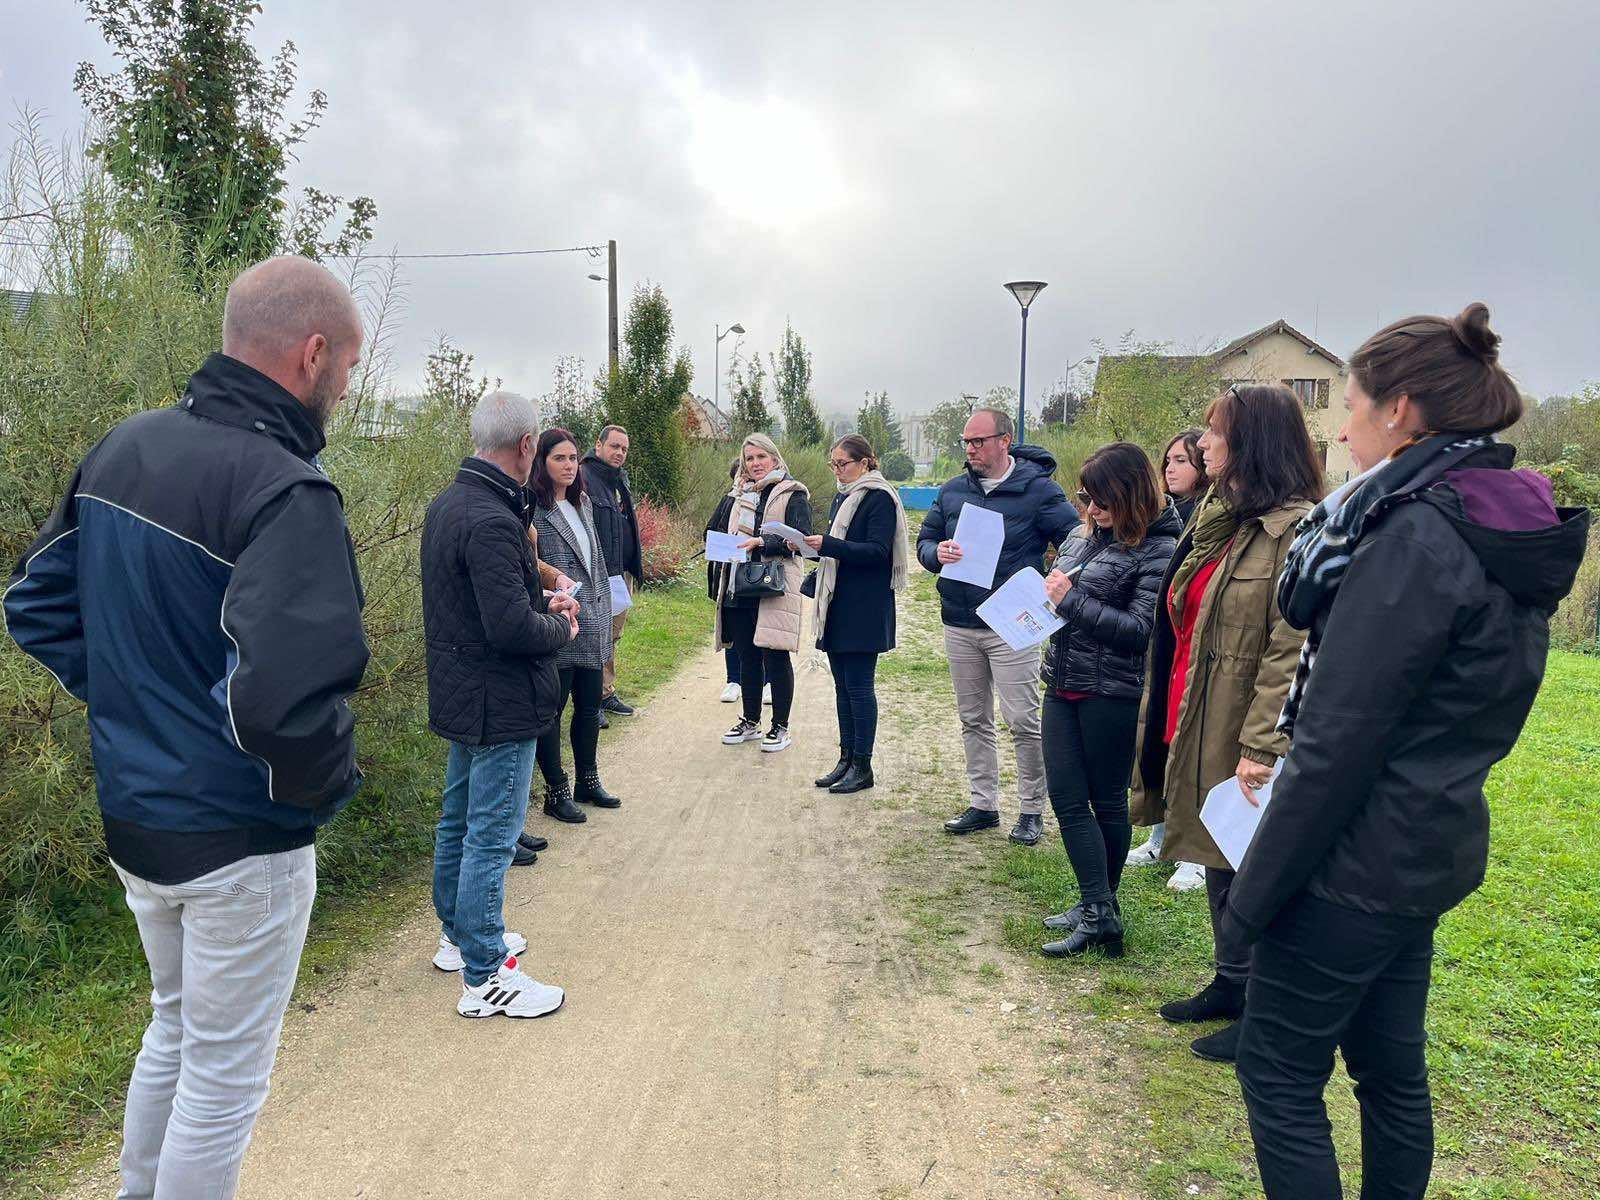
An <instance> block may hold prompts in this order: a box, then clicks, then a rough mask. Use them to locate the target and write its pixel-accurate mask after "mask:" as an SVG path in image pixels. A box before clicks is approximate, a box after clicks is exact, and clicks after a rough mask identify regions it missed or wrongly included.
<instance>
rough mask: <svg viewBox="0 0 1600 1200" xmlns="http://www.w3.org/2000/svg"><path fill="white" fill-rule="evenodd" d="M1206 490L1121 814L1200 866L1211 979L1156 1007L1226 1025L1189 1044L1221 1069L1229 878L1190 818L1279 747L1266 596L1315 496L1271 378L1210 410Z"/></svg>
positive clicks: (1225, 1051)
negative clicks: (1160, 828)
mask: <svg viewBox="0 0 1600 1200" xmlns="http://www.w3.org/2000/svg"><path fill="white" fill-rule="evenodd" d="M1200 452H1201V453H1202V454H1204V455H1205V463H1206V470H1207V471H1208V472H1209V474H1210V476H1211V481H1212V483H1211V490H1210V491H1209V492H1207V493H1206V497H1205V499H1204V500H1203V501H1201V503H1200V507H1199V508H1197V509H1196V510H1195V514H1194V517H1193V518H1192V519H1191V520H1190V522H1189V526H1188V528H1187V529H1185V530H1184V533H1183V539H1182V541H1180V542H1179V543H1178V548H1177V550H1176V551H1175V552H1174V553H1173V556H1172V566H1171V567H1170V568H1169V569H1168V571H1167V575H1166V578H1165V579H1164V580H1163V581H1162V584H1161V591H1160V600H1161V605H1162V611H1161V615H1160V619H1159V620H1157V621H1156V628H1155V635H1154V637H1153V639H1152V640H1151V643H1150V647H1151V648H1150V665H1149V669H1148V670H1147V672H1146V676H1145V698H1144V707H1143V710H1142V717H1141V721H1140V728H1139V743H1138V746H1137V748H1136V750H1135V753H1134V772H1133V797H1132V805H1131V807H1132V810H1133V813H1132V815H1133V819H1134V821H1135V822H1137V823H1138V824H1140V825H1153V824H1155V823H1156V822H1157V821H1160V820H1163V819H1165V821H1166V823H1167V827H1166V839H1165V841H1164V842H1163V844H1162V847H1161V857H1162V858H1163V859H1166V860H1167V861H1169V862H1171V861H1177V862H1194V863H1199V864H1200V865H1201V866H1203V867H1205V869H1206V895H1207V898H1208V900H1209V901H1210V907H1211V932H1212V948H1213V952H1214V958H1215V963H1216V974H1215V977H1214V978H1213V979H1212V981H1211V982H1210V983H1208V984H1207V985H1206V986H1205V987H1203V988H1202V989H1200V991H1199V992H1198V993H1197V994H1196V995H1194V996H1192V997H1190V998H1188V999H1186V1000H1175V1001H1173V1002H1171V1003H1170V1004H1164V1005H1162V1007H1161V1015H1162V1016H1163V1017H1164V1018H1166V1019H1167V1020H1168V1021H1175V1022H1185V1021H1213V1020H1217V1019H1218V1018H1226V1019H1228V1020H1232V1021H1235V1024H1232V1025H1230V1026H1228V1027H1227V1028H1226V1029H1223V1030H1221V1031H1220V1032H1217V1033H1213V1034H1211V1035H1209V1036H1207V1037H1202V1038H1198V1039H1196V1040H1195V1041H1194V1042H1193V1043H1191V1047H1192V1049H1193V1050H1194V1052H1195V1053H1196V1054H1198V1055H1199V1056H1200V1057H1202V1058H1210V1059H1215V1060H1218V1061H1222V1062H1232V1061H1233V1057H1234V1052H1235V1049H1236V1047H1237V1045H1238V1034H1239V1029H1238V1025H1237V1018H1238V1017H1239V1016H1240V1014H1242V1013H1243V1011H1244V1001H1245V984H1246V982H1247V980H1248V979H1249V974H1250V952H1249V948H1248V946H1246V945H1245V943H1244V941H1243V938H1242V936H1241V934H1240V932H1239V931H1238V929H1237V928H1236V927H1235V925H1234V923H1233V922H1231V921H1228V920H1225V919H1224V915H1225V909H1226V906H1227V902H1228V891H1229V889H1230V888H1231V887H1232V886H1233V878H1234V872H1233V868H1232V866H1231V865H1230V864H1229V862H1228V860H1227V859H1226V858H1224V857H1223V855H1222V852H1221V851H1220V850H1218V849H1217V846H1216V843H1215V842H1213V841H1212V840H1211V835H1210V833H1208V832H1207V831H1206V828H1205V826H1204V825H1203V824H1201V821H1200V806H1201V805H1202V804H1204V803H1205V799H1206V794H1207V793H1208V792H1210V790H1211V789H1212V788H1214V787H1216V786H1217V785H1218V784H1220V783H1223V782H1225V781H1227V780H1230V779H1231V780H1236V781H1237V783H1238V786H1239V789H1240V790H1241V791H1242V792H1243V793H1244V794H1245V795H1246V796H1252V795H1254V793H1255V790H1256V789H1257V788H1259V787H1261V786H1262V785H1263V784H1265V783H1266V782H1267V780H1268V779H1269V778H1271V774H1272V768H1273V764H1274V763H1276V762H1277V761H1278V759H1280V758H1282V757H1283V755H1284V753H1285V752H1286V751H1287V750H1288V748H1289V739H1288V738H1287V737H1285V736H1284V735H1283V734H1282V733H1280V732H1279V731H1278V716H1279V714H1280V713H1281V712H1282V711H1283V704H1284V700H1285V698H1286V697H1287V696H1288V694H1289V681H1290V679H1291V678H1293V676H1294V664H1295V659H1296V658H1297V657H1298V656H1299V654H1300V646H1301V643H1302V642H1303V641H1304V640H1305V634H1304V633H1302V632H1301V631H1299V630H1297V629H1295V628H1293V627H1292V626H1291V625H1290V624H1289V623H1288V622H1287V621H1286V620H1284V616H1283V614H1282V613H1281V612H1280V611H1279V610H1278V602H1277V599H1276V597H1275V594H1274V593H1275V588H1276V586H1277V580H1278V576H1279V574H1280V573H1281V572H1282V570H1283V563H1284V559H1285V558H1286V557H1287V556H1288V553H1289V544H1290V542H1291V541H1292V540H1293V538H1294V531H1295V526H1296V525H1297V524H1299V522H1300V519H1301V518H1302V517H1304V516H1305V515H1306V513H1308V512H1310V511H1311V506H1312V505H1313V504H1315V503H1316V502H1317V500H1318V499H1320V498H1321V495H1322V468H1321V466H1320V465H1319V464H1318V462H1317V454H1316V449H1315V447H1314V446H1313V445H1312V442H1311V434H1310V433H1309V432H1308V431H1307V429H1306V420H1305V414H1304V412H1303V411H1302V410H1301V407H1300V401H1299V400H1298V399H1297V398H1296V396H1295V394H1294V393H1293V392H1292V391H1290V390H1289V389H1288V388H1287V387H1284V386H1282V385H1281V384H1273V385H1264V384H1244V383H1241V384H1236V385H1234V386H1233V387H1230V388H1228V389H1227V390H1226V391H1224V392H1223V393H1222V394H1221V395H1220V396H1218V397H1217V398H1216V399H1215V400H1213V401H1212V402H1211V406H1210V408H1208V409H1207V410H1206V431H1205V433H1204V434H1202V435H1201V437H1200Z"/></svg>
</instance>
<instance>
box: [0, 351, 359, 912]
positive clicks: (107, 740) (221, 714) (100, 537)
mask: <svg viewBox="0 0 1600 1200" xmlns="http://www.w3.org/2000/svg"><path fill="white" fill-rule="evenodd" d="M323 444H324V443H323V436H322V431H321V430H320V429H319V428H318V427H317V425H316V423H315V422H314V421H313V420H312V419H311V416H310V414H309V413H307V411H306V409H305V408H304V406H303V405H301V404H300V402H299V401H298V400H296V399H295V398H294V396H292V395H290V394H289V393H288V392H287V391H285V390H284V389H283V388H282V387H280V386H279V385H278V384H277V383H275V382H273V381H272V380H271V379H269V378H267V377H266V376H265V375H263V374H261V373H260V372H259V371H256V370H255V369H254V368H252V367H249V366H247V365H245V364H244V363H242V362H240V361H239V360H237V359H234V358H229V357H228V356H226V355H223V354H213V355H211V356H210V357H209V358H208V359H207V360H206V361H205V363H204V364H203V365H202V366H201V368H200V369H199V370H198V371H196V372H195V374H194V375H193V376H192V377H191V378H190V380H189V383H188V386H187V387H186V388H185V391H184V395H183V398H182V400H180V401H179V403H178V404H177V405H176V406H175V407H173V408H167V409H160V410H157V411H153V412H143V413H139V414H137V415H135V416H133V417H130V418H129V419H128V420H126V421H124V422H122V424H120V425H118V426H117V427H116V428H115V429H113V430H112V431H111V432H110V433H108V434H107V435H106V436H105V438H104V439H102V440H101V442H100V443H99V444H98V445H97V446H95V447H94V449H92V450H91V451H89V453H88V455H87V456H86V457H85V458H84V460H83V463H82V464H81V465H80V466H79V467H78V470H77V472H76V473H75V474H74V475H73V477H72V481H71V482H70V483H69V484H68V485H67V489H66V493H65V494H64V495H63V496H62V498H61V502H60V504H59V505H58V506H57V507H56V510H55V512H54V513H53V514H52V516H51V517H50V520H49V521H48V522H46V524H45V526H44V528H43V530H41V531H40V534H39V537H38V539H37V540H36V541H35V542H34V544H33V545H32V546H30V547H29V548H28V550H27V551H26V552H25V553H24V554H23V556H22V561H21V562H20V563H18V564H17V569H16V573H15V574H14V575H12V577H11V583H10V586H9V587H8V588H7V590H6V593H5V600H4V610H5V616H6V623H7V628H8V629H9V631H10V634H11V636H12V637H13V638H15V639H16V641H17V644H18V645H19V646H20V647H21V648H22V649H23V650H24V651H25V652H26V653H28V654H29V655H31V656H32V657H33V658H35V659H37V660H38V661H39V662H40V663H42V664H43V665H44V666H45V667H46V669H48V670H49V671H50V673H51V674H52V675H54V676H55V678H56V681H57V682H58V683H60V684H61V686H62V687H64V688H65V689H66V690H67V691H68V692H71V693H72V695H74V696H76V697H77V698H78V699H79V700H82V701H83V702H84V703H85V704H87V705H88V708H89V744H90V747H91V749H92V750H93V753H94V767H95V790H96V792H97V794H98V797H99V802H100V813H101V817H102V820H103V821H104V823H105V831H106V848H107V850H108V851H109V852H110V854H111V857H112V858H113V859H114V860H115V861H116V862H117V863H118V864H119V865H120V866H121V867H122V868H123V869H124V870H126V871H128V872H130V873H131V874H133V875H136V876H138V877H140V878H142V879H146V880H149V881H150V882H152V883H161V884H177V883H186V882H188V881H189V880H191V879H196V878H198V877H199V876H201V875H204V874H206V873H208V872H210V871H214V870H217V869H218V868H220V867H224V866H227V865H228V864H229V863H232V862H236V861H238V860H239V859H241V858H245V857H247V856H250V855H255V854H269V853H276V852H281V851H284V850H290V849H294V848H296V847H299V846H304V845H309V844H310V843H311V842H312V840H313V839H314V837H315V832H316V828H317V826H319V825H321V824H323V823H324V822H325V821H327V820H329V819H330V818H331V817H332V816H333V814H334V813H335V812H336V811H338V809H339V808H340V807H341V806H342V805H344V804H345V803H346V802H347V801H349V800H350V798H351V797H352V796H354V795H355V793H356V789H357V788H358V787H360V785H361V772H360V771H358V770H357V769H356V761H355V716H354V714H352V713H351V711H350V706H349V704H348V703H347V702H346V698H347V697H348V696H349V695H350V694H351V693H352V692H354V691H355V690H356V688H357V686H359V684H360V682H361V676H362V673H363V672H364V671H365V669H366V665H367V643H366V639H365V637H364V635H363V633H362V628H361V606H362V603H363V597H362V593H361V581H360V578H359V577H358V575H357V571H356V559H355V550H354V548H353V547H352V545H351V543H350V535H349V532H348V531H347V529H346V527H345V519H344V506H343V502H342V500H341V498H340V495H339V490H338V488H336V487H335V486H334V485H333V483H332V481H330V480H329V479H328V477H327V476H326V475H324V474H323V473H322V470H321V468H320V467H319V466H318V465H317V455H318V453H320V452H321V450H322V447H323Z"/></svg>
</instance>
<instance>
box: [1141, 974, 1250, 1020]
mask: <svg viewBox="0 0 1600 1200" xmlns="http://www.w3.org/2000/svg"><path fill="white" fill-rule="evenodd" d="M1243 1012H1244V985H1243V984H1242V983H1234V982H1233V981H1232V980H1228V979H1224V978H1223V977H1222V976H1221V975H1218V976H1216V977H1215V978H1214V979H1212V981H1211V982H1210V983H1208V984H1206V986H1205V987H1203V988H1201V989H1200V991H1199V992H1198V993H1197V994H1195V995H1193V996H1190V997H1189V998H1188V999H1187V1000H1173V1001H1171V1002H1169V1003H1167V1004H1163V1005H1162V1006H1161V1016H1162V1018H1163V1019H1164V1020H1168V1021H1172V1022H1175V1023H1178V1024H1182V1023H1184V1022H1187V1021H1215V1020H1218V1019H1219V1018H1223V1017H1226V1018H1227V1019H1228V1020H1230V1021H1232V1020H1236V1019H1238V1017H1239V1015H1240V1014H1241V1013H1243Z"/></svg>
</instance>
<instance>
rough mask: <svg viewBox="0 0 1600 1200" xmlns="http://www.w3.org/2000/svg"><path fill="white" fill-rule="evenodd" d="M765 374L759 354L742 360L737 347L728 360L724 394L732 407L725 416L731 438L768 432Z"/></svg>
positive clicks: (768, 419) (768, 417) (770, 418)
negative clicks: (730, 400)
mask: <svg viewBox="0 0 1600 1200" xmlns="http://www.w3.org/2000/svg"><path fill="white" fill-rule="evenodd" d="M766 390H767V372H766V368H764V367H763V366H762V365H761V355H759V354H755V355H752V356H751V357H750V358H748V359H747V358H745V357H744V354H743V352H742V351H741V350H740V349H739V347H738V346H737V345H735V346H734V349H733V356H732V357H731V358H729V359H728V393H729V394H730V395H731V396H732V397H733V406H732V408H731V409H730V411H729V413H728V424H729V427H730V428H729V432H730V433H732V434H733V436H734V437H735V438H742V437H744V436H745V435H746V434H750V433H771V432H772V415H771V414H770V413H769V412H768V411H767V398H766Z"/></svg>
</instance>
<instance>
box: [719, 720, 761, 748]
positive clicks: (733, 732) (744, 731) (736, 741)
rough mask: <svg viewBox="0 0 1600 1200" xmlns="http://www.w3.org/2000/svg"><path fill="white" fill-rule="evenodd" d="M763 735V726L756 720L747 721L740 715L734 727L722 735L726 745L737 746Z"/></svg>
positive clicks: (723, 742)
mask: <svg viewBox="0 0 1600 1200" xmlns="http://www.w3.org/2000/svg"><path fill="white" fill-rule="evenodd" d="M760 736H761V726H760V725H758V724H757V723H756V722H754V721H746V720H745V719H744V718H743V717H740V718H739V719H738V720H737V721H735V722H734V723H733V728H732V729H730V730H728V732H727V733H725V734H723V735H722V744H723V745H724V746H737V745H740V744H741V743H743V742H753V741H755V740H756V739H758V738H759V737H760Z"/></svg>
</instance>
